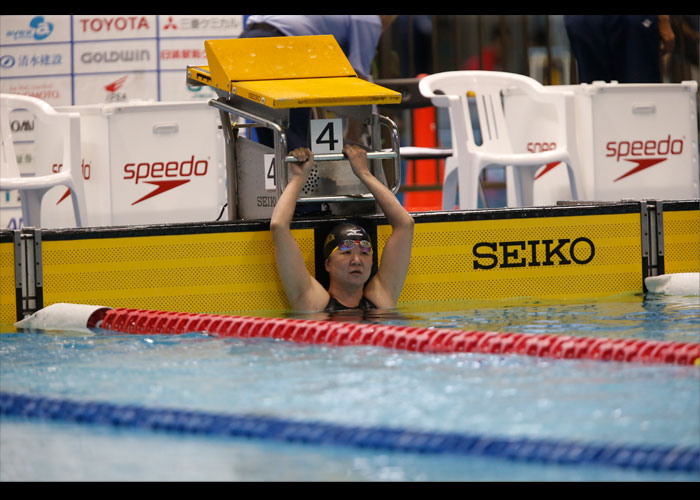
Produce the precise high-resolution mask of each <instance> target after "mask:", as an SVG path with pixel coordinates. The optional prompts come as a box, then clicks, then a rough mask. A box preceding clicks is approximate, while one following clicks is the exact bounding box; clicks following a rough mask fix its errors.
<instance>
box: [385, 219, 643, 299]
mask: <svg viewBox="0 0 700 500" xmlns="http://www.w3.org/2000/svg"><path fill="white" fill-rule="evenodd" d="M640 228H641V222H640V216H639V214H635V213H631V214H610V215H585V216H567V217H545V218H537V217H535V218H523V219H519V218H515V219H501V220H474V221H454V222H435V223H429V224H416V225H415V232H414V238H413V252H412V255H411V264H410V266H409V271H408V275H407V277H406V282H405V285H404V288H403V292H402V294H401V296H400V299H399V301H400V302H402V303H406V302H416V301H426V300H430V301H449V300H469V299H475V300H479V299H503V298H510V297H541V298H558V299H562V298H585V297H601V296H609V295H615V294H620V293H628V292H641V291H642V273H643V269H642V257H641V256H642V248H641V238H640ZM390 232H391V227H390V226H388V225H382V226H378V227H377V238H378V240H379V241H380V242H383V241H386V238H388V236H389V234H390ZM572 249H573V251H572ZM380 258H381V256H380Z"/></svg>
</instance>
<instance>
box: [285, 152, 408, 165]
mask: <svg viewBox="0 0 700 500" xmlns="http://www.w3.org/2000/svg"><path fill="white" fill-rule="evenodd" d="M388 158H396V152H395V151H390V150H388V149H387V150H382V151H368V152H367V159H368V160H384V159H388ZM314 160H315V161H340V160H347V157H346V156H345V155H344V154H343V153H327V154H317V155H314ZM284 161H286V162H287V163H294V162H295V161H297V159H296V158H294V157H293V156H292V155H289V156H285V157H284Z"/></svg>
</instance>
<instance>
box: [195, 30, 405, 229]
mask: <svg viewBox="0 0 700 500" xmlns="http://www.w3.org/2000/svg"><path fill="white" fill-rule="evenodd" d="M204 46H205V50H206V54H207V62H208V64H209V65H208V66H188V67H187V83H188V84H189V85H195V86H202V85H207V86H209V87H211V88H212V89H213V90H214V91H215V92H216V94H217V95H218V96H219V97H218V99H216V100H211V101H209V105H211V106H212V107H214V108H217V109H218V110H219V112H220V117H221V125H222V128H223V132H224V138H225V141H226V164H227V165H226V169H227V183H228V185H227V191H228V218H229V220H234V219H241V218H244V219H249V218H266V217H269V214H270V213H271V210H272V207H273V206H274V203H276V200H277V199H279V197H280V195H281V194H282V191H283V190H284V188H285V186H286V185H287V182H288V180H289V179H288V169H287V168H286V166H287V165H286V164H287V162H292V161H295V159H294V157H293V156H291V155H287V135H286V133H285V130H286V129H288V128H289V123H290V118H289V116H290V114H289V112H290V110H291V109H292V108H323V109H325V110H326V111H329V112H331V113H332V114H333V115H334V116H335V117H338V118H347V119H350V120H355V121H359V122H360V123H361V124H362V125H363V126H364V127H366V129H365V130H366V131H367V132H368V134H367V135H368V137H369V142H370V143H371V146H372V147H370V148H369V150H368V153H367V158H368V160H371V161H370V165H369V167H370V171H371V172H372V173H373V174H374V175H375V176H376V177H377V178H378V179H379V180H380V181H382V182H383V183H384V184H385V185H387V187H389V189H391V191H392V192H393V193H394V194H395V193H397V192H398V190H399V187H400V184H401V161H400V153H399V151H400V144H399V133H398V128H397V126H396V124H395V123H394V122H393V121H392V120H390V119H389V118H387V117H384V116H381V115H379V114H377V113H376V112H374V108H373V107H374V106H375V105H385V104H398V103H400V102H401V94H400V93H399V92H396V91H393V90H390V89H387V88H384V87H381V86H379V85H376V84H374V83H371V82H368V81H365V80H363V79H361V78H359V77H358V76H357V74H356V73H355V70H354V69H353V68H352V66H351V65H350V62H349V61H348V60H347V57H346V56H345V54H344V53H343V51H342V49H341V48H340V46H339V45H338V43H337V42H336V40H335V38H334V37H333V36H331V35H317V36H299V37H269V38H236V39H222V40H207V41H205V44H204ZM236 117H238V118H236ZM240 118H243V119H245V121H246V122H245V123H243V122H242V121H241V120H240ZM381 126H386V127H387V128H388V129H389V132H390V136H391V146H392V147H391V149H380V148H378V147H376V145H380V144H381V130H380V127H381ZM250 127H266V128H268V129H271V130H272V131H273V135H274V149H270V148H268V147H266V146H264V145H262V144H259V143H256V142H253V141H251V140H249V139H248V138H246V137H242V136H241V135H239V132H240V129H241V128H250ZM266 154H274V173H275V179H276V183H275V191H274V192H275V195H276V197H275V199H274V203H267V204H266V203H263V205H265V206H264V207H262V209H260V210H258V209H256V208H254V207H251V206H250V205H251V204H250V203H247V202H246V200H244V199H242V198H241V197H243V196H248V197H250V196H251V191H254V190H255V189H254V186H257V187H260V186H263V187H264V182H265V179H264V164H263V158H264V155H266ZM314 159H315V160H316V162H339V161H344V162H347V158H346V157H345V156H344V155H343V154H342V153H338V154H335V153H331V154H314ZM383 159H393V165H394V168H393V184H392V185H391V186H389V185H388V183H387V181H386V176H385V175H384V170H383V167H382V163H381V160H383ZM329 165H330V164H329ZM317 167H319V165H318V163H317ZM315 170H316V167H315ZM320 170H321V169H320V168H319V170H318V171H317V172H314V171H312V174H311V175H310V177H311V178H313V179H314V185H313V186H311V187H309V189H306V186H305V189H304V190H302V194H301V195H300V197H299V200H298V201H299V202H304V203H333V202H347V201H374V197H373V196H372V195H371V193H369V192H367V190H366V188H364V186H362V187H358V189H355V190H354V191H352V192H350V193H345V194H340V193H339V192H338V190H337V186H338V184H337V183H336V182H334V181H332V180H329V179H327V178H325V177H324V174H323V173H322V172H321V171H320ZM341 170H342V169H331V170H327V169H326V170H325V172H326V173H328V172H332V171H334V172H336V174H338V175H340V172H341ZM347 172H349V173H350V175H353V174H352V172H351V171H350V169H349V168H348V169H347ZM334 175H335V174H334ZM353 177H354V176H353ZM355 180H356V179H355ZM358 183H359V182H358ZM308 185H309V183H308V182H307V186H308ZM353 189H354V188H353ZM271 193H272V192H270V194H271ZM259 198H260V197H259V196H258V199H259ZM258 204H259V201H258Z"/></svg>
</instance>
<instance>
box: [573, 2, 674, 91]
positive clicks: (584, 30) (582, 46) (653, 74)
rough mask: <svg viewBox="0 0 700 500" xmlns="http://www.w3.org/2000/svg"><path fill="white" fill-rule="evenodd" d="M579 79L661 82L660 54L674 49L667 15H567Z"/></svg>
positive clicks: (587, 81) (672, 35)
mask: <svg viewBox="0 0 700 500" xmlns="http://www.w3.org/2000/svg"><path fill="white" fill-rule="evenodd" d="M564 25H565V27H566V32H567V34H568V36H569V41H570V43H571V50H572V52H573V54H574V57H575V58H576V62H577V67H578V74H579V81H580V82H581V83H591V82H594V81H597V80H602V81H605V82H611V81H613V80H615V81H617V82H619V83H661V82H662V77H661V55H662V54H665V53H668V52H670V51H672V50H673V45H674V41H675V35H674V33H673V30H672V29H671V24H670V21H669V16H666V15H664V16H652V15H648V16H646V15H645V16H639V15H636V16H616V15H602V16H590V15H580V16H578V15H577V16H574V15H566V16H564Z"/></svg>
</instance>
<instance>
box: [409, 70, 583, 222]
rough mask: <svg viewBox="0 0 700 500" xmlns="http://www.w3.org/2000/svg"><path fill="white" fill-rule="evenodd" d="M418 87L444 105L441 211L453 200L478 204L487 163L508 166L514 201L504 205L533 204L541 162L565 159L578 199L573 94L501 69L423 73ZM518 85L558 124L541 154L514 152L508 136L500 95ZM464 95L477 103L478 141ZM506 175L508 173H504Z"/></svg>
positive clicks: (465, 205)
mask: <svg viewBox="0 0 700 500" xmlns="http://www.w3.org/2000/svg"><path fill="white" fill-rule="evenodd" d="M418 88H419V90H420V92H421V94H423V95H424V96H425V97H428V98H430V100H431V102H432V103H433V105H434V106H437V107H443V108H448V111H449V116H450V126H451V134H452V150H453V152H454V156H453V157H452V158H451V161H446V162H445V174H444V181H443V197H442V208H443V210H452V209H453V208H454V206H455V204H456V200H457V187H459V208H460V209H462V210H464V209H474V208H477V200H478V190H479V186H480V183H479V175H480V174H481V171H482V170H483V169H484V168H486V167H488V166H505V167H506V168H507V170H508V171H510V170H511V168H512V174H513V175H512V178H513V184H514V186H513V187H514V193H515V194H514V199H509V200H508V206H519V207H522V206H530V205H532V204H533V189H532V182H533V180H534V178H535V174H536V172H537V170H538V169H539V168H540V167H542V166H543V165H546V164H549V163H554V162H564V163H566V165H567V168H568V174H569V182H570V184H571V193H572V197H573V199H574V200H578V199H579V194H578V189H577V178H580V177H581V176H580V175H579V173H578V169H579V168H580V167H579V166H578V165H577V163H578V162H577V161H576V160H575V159H576V158H577V157H578V156H577V153H576V138H575V132H574V127H575V124H574V121H573V120H574V115H573V113H574V95H573V93H572V92H564V91H556V92H554V91H550V90H548V89H547V88H546V87H544V86H542V85H541V84H540V83H539V82H537V81H536V80H534V79H532V78H529V77H527V76H523V75H518V74H514V73H503V72H499V71H448V72H444V73H436V74H433V75H429V76H426V77H424V78H423V79H421V80H420V82H419V83H418ZM508 88H518V89H520V90H521V91H523V92H524V93H525V94H526V95H527V96H528V97H529V98H531V99H533V100H535V101H537V102H541V103H542V104H546V105H551V106H550V107H553V108H554V110H555V112H556V115H557V122H558V123H559V124H560V126H559V128H558V130H559V133H560V137H558V138H556V144H557V147H556V149H553V150H550V151H545V152H541V153H515V152H514V151H513V147H512V144H511V141H510V138H509V134H508V125H507V122H506V116H505V114H504V111H503V101H502V93H503V91H505V90H506V89H508ZM468 96H473V97H474V99H475V101H476V109H477V113H478V121H479V125H480V129H481V136H482V142H481V144H479V145H478V144H476V142H475V140H474V131H473V128H472V120H471V118H472V117H471V116H470V109H469V101H468ZM508 177H509V178H510V175H508Z"/></svg>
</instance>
